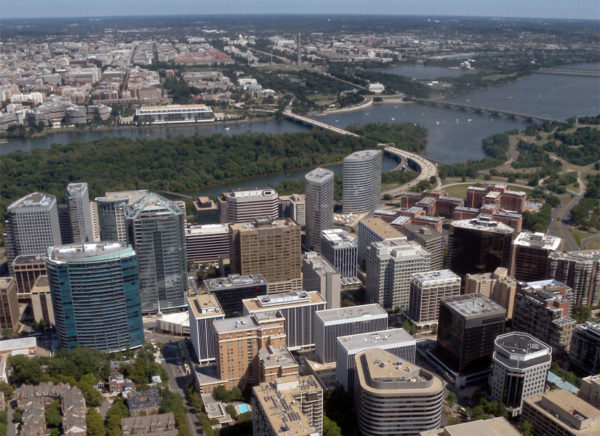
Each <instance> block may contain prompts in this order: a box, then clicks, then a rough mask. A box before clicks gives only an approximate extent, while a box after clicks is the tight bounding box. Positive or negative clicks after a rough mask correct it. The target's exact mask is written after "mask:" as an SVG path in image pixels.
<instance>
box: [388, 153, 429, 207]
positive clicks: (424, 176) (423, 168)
mask: <svg viewBox="0 0 600 436" xmlns="http://www.w3.org/2000/svg"><path fill="white" fill-rule="evenodd" d="M384 150H385V151H386V153H388V154H391V155H393V156H397V157H400V158H402V159H407V160H410V161H412V162H414V163H415V164H416V165H418V166H419V170H420V173H419V175H418V176H417V178H415V179H413V180H411V181H410V182H408V183H405V184H404V185H400V186H398V187H396V188H394V189H391V190H389V191H386V192H385V194H390V195H392V196H393V195H394V193H399V192H401V191H406V190H407V189H408V188H411V187H413V186H415V185H418V184H419V182H421V181H423V180H429V179H430V178H431V177H436V178H437V175H438V171H437V166H436V165H435V164H434V163H431V162H430V161H428V160H427V159H425V158H424V157H423V156H420V155H418V154H416V153H411V152H409V151H406V150H401V149H399V148H396V147H390V146H387V147H385V148H384ZM438 186H439V180H438Z"/></svg>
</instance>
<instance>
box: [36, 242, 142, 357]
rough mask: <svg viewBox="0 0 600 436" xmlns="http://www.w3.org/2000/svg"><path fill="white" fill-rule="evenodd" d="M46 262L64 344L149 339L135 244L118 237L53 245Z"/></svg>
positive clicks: (117, 344) (110, 346)
mask: <svg viewBox="0 0 600 436" xmlns="http://www.w3.org/2000/svg"><path fill="white" fill-rule="evenodd" d="M46 268H47V270H48V281H49V285H50V292H51V295H52V304H53V307H54V316H55V321H56V332H57V335H58V341H59V345H60V347H61V348H65V349H69V350H70V349H73V348H75V347H90V348H96V349H98V350H101V351H104V352H115V351H120V350H126V349H127V348H135V347H138V346H141V345H142V344H143V343H144V329H143V325H142V311H141V304H140V285H139V279H138V265H137V260H136V254H135V251H134V250H133V249H132V248H131V247H129V246H126V245H124V244H120V243H117V242H110V243H109V242H100V243H92V244H71V245H62V246H57V247H50V248H48V259H47V260H46Z"/></svg>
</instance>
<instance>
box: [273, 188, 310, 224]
mask: <svg viewBox="0 0 600 436" xmlns="http://www.w3.org/2000/svg"><path fill="white" fill-rule="evenodd" d="M279 216H280V217H281V218H291V219H293V220H294V221H296V222H297V223H298V224H300V226H301V227H304V226H305V225H306V196H305V195H304V194H292V195H280V196H279Z"/></svg>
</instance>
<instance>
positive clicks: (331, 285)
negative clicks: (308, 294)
mask: <svg viewBox="0 0 600 436" xmlns="http://www.w3.org/2000/svg"><path fill="white" fill-rule="evenodd" d="M302 288H304V290H306V291H317V292H318V293H320V294H321V296H322V297H323V298H324V299H325V300H326V301H327V309H334V308H336V307H340V299H341V297H340V295H341V292H342V284H341V277H340V273H339V272H338V271H337V270H336V269H335V268H334V267H333V266H332V265H331V264H330V263H329V262H327V261H326V260H325V259H323V257H321V256H320V255H319V253H316V252H314V251H309V252H306V253H304V258H303V259H302Z"/></svg>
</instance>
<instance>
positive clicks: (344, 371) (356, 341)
mask: <svg viewBox="0 0 600 436" xmlns="http://www.w3.org/2000/svg"><path fill="white" fill-rule="evenodd" d="M369 348H379V349H381V350H386V351H388V352H389V353H392V354H393V355H394V356H396V357H398V358H399V359H401V360H403V361H407V362H410V363H415V353H416V350H417V342H416V341H415V338H413V337H412V336H411V335H409V334H408V333H407V332H406V330H404V329H388V330H382V331H379V332H370V333H362V334H357V335H349V336H340V337H339V338H337V363H336V367H335V371H336V377H337V381H338V382H339V383H340V384H341V385H342V386H343V387H344V389H345V390H346V391H352V390H354V372H355V370H356V362H355V359H354V357H355V356H356V355H357V354H358V353H360V352H361V351H365V350H368V349H369Z"/></svg>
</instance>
